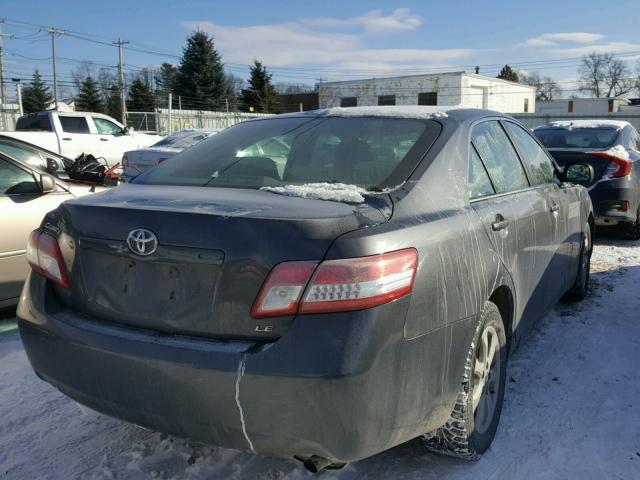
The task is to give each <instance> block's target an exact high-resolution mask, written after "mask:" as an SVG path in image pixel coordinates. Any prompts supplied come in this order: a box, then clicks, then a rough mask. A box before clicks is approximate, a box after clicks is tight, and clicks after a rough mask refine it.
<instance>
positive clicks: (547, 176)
mask: <svg viewBox="0 0 640 480" xmlns="http://www.w3.org/2000/svg"><path fill="white" fill-rule="evenodd" d="M503 125H504V127H505V128H506V130H507V132H509V134H510V135H511V138H512V139H513V141H514V143H515V144H516V147H518V150H519V152H520V155H522V159H523V160H524V162H525V163H526V164H527V166H528V167H529V171H530V172H531V177H532V178H531V183H532V184H533V185H542V184H544V183H551V182H553V177H554V167H553V163H552V162H551V159H549V156H548V155H547V153H546V152H545V151H544V150H543V149H542V147H541V146H540V145H539V144H538V142H536V141H535V140H534V139H533V138H532V137H531V135H529V133H527V131H525V129H524V128H522V127H521V126H519V125H516V124H515V123H512V122H504V123H503Z"/></svg>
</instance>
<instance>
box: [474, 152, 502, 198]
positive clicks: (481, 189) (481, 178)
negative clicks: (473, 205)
mask: <svg viewBox="0 0 640 480" xmlns="http://www.w3.org/2000/svg"><path fill="white" fill-rule="evenodd" d="M469 149H470V150H471V155H470V156H469V198H478V197H484V196H486V195H493V194H494V193H496V192H495V190H494V189H493V185H492V184H491V180H489V175H487V171H486V170H485V168H484V165H483V164H482V160H481V159H480V156H479V155H478V152H476V149H475V148H474V147H473V145H469Z"/></svg>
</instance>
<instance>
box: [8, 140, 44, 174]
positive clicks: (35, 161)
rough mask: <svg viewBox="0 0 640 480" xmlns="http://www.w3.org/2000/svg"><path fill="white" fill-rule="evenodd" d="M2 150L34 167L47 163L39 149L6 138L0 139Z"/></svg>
mask: <svg viewBox="0 0 640 480" xmlns="http://www.w3.org/2000/svg"><path fill="white" fill-rule="evenodd" d="M0 152H2V153H6V154H7V155H9V156H10V157H13V158H16V159H18V160H21V161H23V162H24V163H26V164H28V165H31V166H34V167H40V168H42V167H43V166H44V165H45V162H44V160H43V159H42V157H41V156H40V154H39V153H38V152H37V150H34V149H32V148H29V147H26V146H23V145H16V144H15V143H13V142H9V141H5V140H4V139H2V140H0Z"/></svg>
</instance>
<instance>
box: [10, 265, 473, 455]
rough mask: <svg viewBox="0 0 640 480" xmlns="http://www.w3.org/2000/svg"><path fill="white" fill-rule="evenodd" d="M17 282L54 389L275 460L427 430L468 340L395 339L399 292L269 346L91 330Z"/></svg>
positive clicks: (41, 287)
mask: <svg viewBox="0 0 640 480" xmlns="http://www.w3.org/2000/svg"><path fill="white" fill-rule="evenodd" d="M27 284H28V286H27V287H25V290H24V292H23V297H22V299H21V303H20V307H19V309H18V317H19V328H20V334H21V337H22V340H23V343H24V347H25V350H26V352H27V355H28V357H29V360H30V362H31V364H32V366H33V368H34V370H35V371H36V373H37V374H38V375H39V376H40V377H41V378H43V379H44V380H46V381H47V382H49V383H51V384H52V385H54V386H55V387H57V388H58V389H60V390H61V391H62V392H63V393H65V394H66V395H68V396H69V397H71V398H73V399H74V400H76V401H78V402H79V403H82V404H84V405H86V406H88V407H90V408H92V409H94V410H97V411H99V412H103V413H105V414H108V415H111V416H114V417H118V418H121V419H124V420H127V421H129V422H132V423H135V424H138V425H141V426H144V427H147V428H151V429H154V430H159V431H162V432H166V433H169V434H172V435H175V436H179V437H185V438H192V439H195V440H198V441H202V442H205V443H209V444H213V445H217V446H222V447H228V448H234V449H238V450H249V451H254V452H259V453H264V454H268V455H274V456H281V457H293V456H296V457H301V458H308V457H310V456H312V455H318V456H321V457H324V458H327V459H330V460H331V461H333V462H350V461H354V460H358V459H361V458H364V457H367V456H370V455H372V454H375V453H377V452H380V451H382V450H385V449H387V448H390V447H392V446H394V445H397V444H399V443H402V442H404V441H406V440H408V439H411V438H413V437H415V436H418V435H420V434H422V433H424V432H426V431H429V430H431V429H433V428H437V427H438V426H439V425H441V424H442V423H444V421H445V420H446V418H447V417H448V415H449V413H450V411H451V408H452V405H453V401H454V400H455V391H450V392H448V393H447V392H445V391H444V390H446V389H443V383H442V382H443V378H444V377H443V375H444V372H445V371H446V368H447V367H448V368H450V369H451V370H452V371H453V370H455V369H459V370H460V375H461V372H462V362H460V363H459V364H458V363H456V362H453V364H451V362H450V361H449V362H448V364H447V363H446V362H445V359H446V357H447V352H446V350H445V345H447V344H449V345H457V344H461V343H462V342H465V344H467V343H466V342H467V340H468V341H469V342H470V335H472V333H473V328H472V323H473V322H471V321H468V322H464V321H463V322H458V323H457V325H458V326H457V327H456V328H452V329H451V330H450V331H449V332H447V331H446V330H447V329H441V331H437V332H434V333H432V334H429V335H425V336H423V337H420V338H419V339H416V340H412V341H406V340H404V338H403V336H402V324H403V321H404V314H405V313H406V309H407V305H408V300H409V299H408V298H405V299H401V300H399V301H396V302H394V303H392V304H388V305H386V306H383V307H379V308H376V309H371V310H368V311H365V312H357V313H352V314H349V315H348V318H347V316H345V315H335V314H334V315H314V316H308V317H304V318H301V319H300V321H297V322H294V325H292V327H291V328H290V329H289V330H288V331H287V333H286V334H285V335H284V336H283V337H281V338H280V339H279V340H278V341H277V342H275V343H271V344H259V343H255V342H246V341H218V340H204V339H195V338H187V337H175V336H170V335H159V334H157V333H152V332H148V331H142V330H135V329H131V328H126V327H121V326H115V325H112V324H106V323H103V322H98V321H96V320H95V319H91V318H88V317H87V316H85V315H83V314H79V313H77V312H72V311H69V310H66V309H62V308H59V305H58V306H54V307H52V306H51V305H50V304H54V303H55V302H54V301H53V300H48V301H47V302H46V303H47V307H46V309H45V302H44V300H43V299H44V298H45V297H50V296H51V295H52V293H51V292H50V293H46V291H47V290H48V288H47V287H46V282H45V281H44V280H42V279H41V278H39V276H37V275H31V276H30V278H29V280H28V282H27ZM45 312H46V313H45ZM398 326H399V327H400V328H399V329H398ZM447 335H452V336H453V337H454V338H451V337H448V338H447ZM448 342H451V343H448ZM457 342H460V343H457ZM457 357H460V358H462V359H464V355H463V354H460V355H457ZM457 357H456V358H457ZM456 375H457V373H456Z"/></svg>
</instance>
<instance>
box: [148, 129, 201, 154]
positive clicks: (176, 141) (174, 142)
mask: <svg viewBox="0 0 640 480" xmlns="http://www.w3.org/2000/svg"><path fill="white" fill-rule="evenodd" d="M209 135H211V134H210V133H207V132H188V133H187V132H180V133H176V134H175V135H170V136H168V137H167V138H163V139H162V140H160V141H159V142H158V143H155V144H154V145H153V146H154V147H165V148H167V147H169V148H179V149H181V150H184V149H186V148H189V147H192V146H193V145H195V144H196V143H200V142H201V141H202V140H204V139H205V138H207V137H208V136H209Z"/></svg>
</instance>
